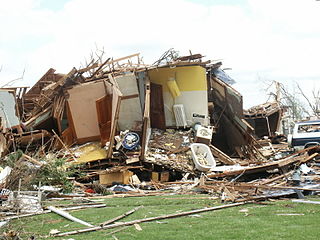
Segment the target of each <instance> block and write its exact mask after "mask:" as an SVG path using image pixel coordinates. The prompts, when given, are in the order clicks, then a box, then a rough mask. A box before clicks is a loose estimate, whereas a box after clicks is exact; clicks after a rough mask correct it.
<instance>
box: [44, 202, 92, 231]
mask: <svg viewBox="0 0 320 240" xmlns="http://www.w3.org/2000/svg"><path fill="white" fill-rule="evenodd" d="M48 209H49V210H51V211H52V212H55V213H56V214H59V215H61V216H63V217H65V218H67V219H69V220H71V221H73V222H77V223H80V224H82V225H85V226H87V227H93V225H92V224H90V223H87V222H85V221H83V220H81V219H79V218H76V217H74V216H72V215H71V214H69V213H68V212H66V211H64V210H62V209H59V208H56V207H54V206H49V207H48Z"/></svg>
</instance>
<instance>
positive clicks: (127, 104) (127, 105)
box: [114, 73, 142, 130]
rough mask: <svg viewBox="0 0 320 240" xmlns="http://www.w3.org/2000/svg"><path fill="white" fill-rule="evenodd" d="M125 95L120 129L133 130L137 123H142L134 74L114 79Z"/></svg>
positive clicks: (119, 123) (122, 103) (120, 115)
mask: <svg viewBox="0 0 320 240" xmlns="http://www.w3.org/2000/svg"><path fill="white" fill-rule="evenodd" d="M114 80H115V81H116V82H117V84H118V86H119V89H120V91H121V93H122V95H123V97H122V99H121V105H120V112H119V121H118V125H119V129H120V130H127V129H129V130H131V129H133V128H134V126H136V124H137V122H142V109H141V102H140V98H139V96H140V94H139V89H138V82H137V79H136V75H135V74H134V73H128V74H125V75H122V76H117V77H115V78H114Z"/></svg>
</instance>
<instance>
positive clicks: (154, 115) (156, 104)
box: [150, 83, 166, 129]
mask: <svg viewBox="0 0 320 240" xmlns="http://www.w3.org/2000/svg"><path fill="white" fill-rule="evenodd" d="M150 90H151V92H150V121H151V127H152V128H158V129H166V120H165V115H164V104H163V94H162V86H161V85H159V84H155V83H151V85H150Z"/></svg>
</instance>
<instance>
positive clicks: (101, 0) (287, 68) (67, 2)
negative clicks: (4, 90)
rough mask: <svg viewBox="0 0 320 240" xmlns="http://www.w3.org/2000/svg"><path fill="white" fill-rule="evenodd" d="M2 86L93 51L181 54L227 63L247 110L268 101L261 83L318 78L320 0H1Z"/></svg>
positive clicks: (148, 57)
mask: <svg viewBox="0 0 320 240" xmlns="http://www.w3.org/2000/svg"><path fill="white" fill-rule="evenodd" d="M0 4H1V5H0V6H1V7H0V29H1V33H0V67H1V72H0V85H3V84H4V83H6V82H8V81H9V80H11V79H15V78H17V77H19V76H20V75H21V74H22V72H23V70H24V69H25V75H24V79H23V81H20V82H18V83H16V85H19V86H26V85H27V86H32V84H34V83H35V82H36V81H37V80H38V79H39V78H40V77H41V76H42V75H43V74H44V73H45V72H46V71H47V70H48V69H49V68H50V67H53V68H55V69H56V70H57V72H61V73H67V72H68V71H69V70H70V69H71V68H72V67H73V66H75V67H79V66H80V63H83V62H84V59H85V57H88V56H89V54H90V52H91V51H92V50H94V49H95V48H96V46H98V47H99V48H102V47H104V49H105V52H106V53H107V55H108V56H112V57H115V58H117V57H122V56H125V55H130V54H133V53H136V52H140V53H141V54H142V56H144V61H145V62H146V63H153V62H154V61H155V60H157V59H158V58H159V57H160V55H161V54H162V53H163V52H165V51H166V50H168V49H169V48H171V47H173V48H175V49H176V50H178V51H179V52H180V54H181V55H184V54H188V52H189V49H190V50H191V51H192V52H193V53H202V54H203V55H205V56H206V58H207V59H214V60H216V59H221V60H222V62H223V67H225V68H232V70H228V74H229V75H230V76H232V77H233V78H234V79H235V80H236V81H237V84H235V85H234V87H235V88H236V89H237V90H238V91H239V92H240V93H241V94H242V95H243V97H244V106H245V107H246V108H247V107H251V106H253V105H256V104H259V103H263V102H264V101H265V100H266V99H267V96H266V92H264V91H263V90H262V89H263V84H262V82H263V81H264V80H277V81H280V82H282V83H285V84H289V85H292V84H293V82H295V81H297V82H298V83H300V85H301V86H302V87H303V88H304V90H305V91H307V92H308V91H310V89H312V88H313V87H316V86H317V83H318V82H319V78H320V67H319V57H320V47H319V44H320V1H316V0H229V1H228V0H211V1H210V0H198V1H197V0H161V1H160V0H157V1H154V0H117V1H115V0H90V1H88V0H53V1H50V0H10V1H8V0H0Z"/></svg>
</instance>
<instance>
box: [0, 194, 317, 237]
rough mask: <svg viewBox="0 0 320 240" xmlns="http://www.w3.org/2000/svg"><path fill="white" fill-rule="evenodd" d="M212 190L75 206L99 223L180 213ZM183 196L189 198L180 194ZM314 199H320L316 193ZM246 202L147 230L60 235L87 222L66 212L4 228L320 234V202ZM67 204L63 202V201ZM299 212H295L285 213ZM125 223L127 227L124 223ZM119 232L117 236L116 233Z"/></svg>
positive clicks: (25, 233)
mask: <svg viewBox="0 0 320 240" xmlns="http://www.w3.org/2000/svg"><path fill="white" fill-rule="evenodd" d="M204 196H206V195H183V196H181V195H173V196H155V197H132V198H113V199H104V203H106V204H107V207H106V208H94V209H85V210H78V211H72V212H70V213H71V214H72V215H73V216H75V217H78V218H80V219H82V220H84V221H87V222H89V223H91V224H93V225H98V224H99V223H102V222H104V221H106V220H108V219H111V218H114V217H116V216H118V215H121V214H123V213H125V212H126V211H128V210H131V209H133V208H134V207H137V206H141V205H143V206H144V207H143V208H140V209H139V210H137V211H136V212H135V213H133V214H132V215H130V216H128V217H126V218H124V219H122V220H120V221H122V222H124V221H129V220H135V219H140V218H145V217H154V216H159V215H163V214H172V213H178V212H181V211H188V210H194V209H200V208H204V207H212V206H218V205H220V204H221V203H219V202H217V201H214V200H210V199H190V198H194V197H204ZM177 198H183V199H177ZM313 200H320V199H319V198H313ZM265 203H266V204H246V205H242V206H238V207H232V208H226V209H221V210H216V211H212V212H205V213H201V214H196V215H191V216H185V217H179V218H173V219H164V220H160V221H155V222H148V223H141V224H140V226H141V228H142V231H138V230H137V229H136V228H135V227H134V226H129V227H127V228H125V229H123V230H122V231H120V232H117V233H115V234H111V235H110V234H108V233H110V232H112V231H114V230H116V229H110V230H100V231H95V232H90V233H82V234H77V235H71V236H68V237H61V238H55V237H52V236H48V233H49V231H50V230H51V229H58V230H59V231H61V232H65V231H71V230H75V229H81V228H86V227H85V226H82V225H80V224H78V223H74V222H71V221H69V220H67V219H64V218H62V217H61V216H59V215H57V214H54V213H50V214H43V215H39V216H34V217H28V218H22V219H19V220H12V221H11V222H10V223H9V224H8V225H6V227H3V229H2V230H3V231H4V230H8V229H11V230H16V231H18V232H20V236H21V237H22V238H23V239H27V238H28V237H30V236H31V235H35V236H36V238H37V239H83V240H84V239H99V240H100V239H116V238H117V239H119V240H121V239H174V240H177V239H183V240H187V239H196V240H199V239H255V240H257V239H299V240H300V239H320V229H319V222H320V205H314V204H306V203H292V202H291V201H290V200H281V201H280V200H279V201H275V202H265ZM59 204H61V202H59ZM281 214H282V215H281ZM285 214H295V215H285ZM120 228H121V227H120ZM112 235H114V236H115V237H116V238H113V237H112Z"/></svg>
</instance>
